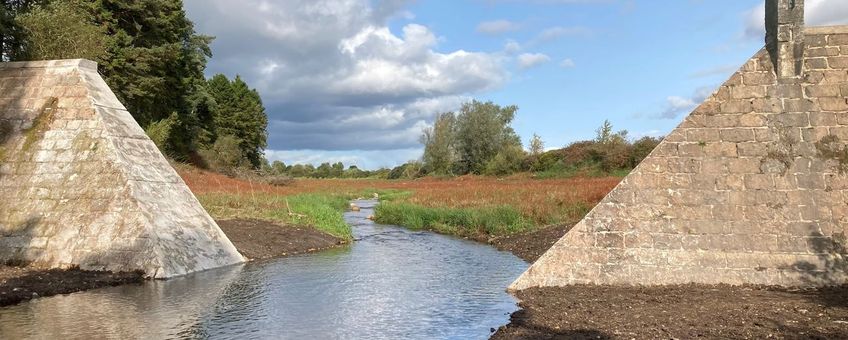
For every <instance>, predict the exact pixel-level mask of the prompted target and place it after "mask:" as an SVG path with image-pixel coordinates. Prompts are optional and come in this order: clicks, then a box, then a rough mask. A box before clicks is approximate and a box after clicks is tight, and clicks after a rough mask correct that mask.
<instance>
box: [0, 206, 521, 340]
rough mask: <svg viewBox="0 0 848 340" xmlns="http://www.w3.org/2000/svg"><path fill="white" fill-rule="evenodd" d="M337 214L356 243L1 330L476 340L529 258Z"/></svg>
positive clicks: (17, 320)
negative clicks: (351, 232) (343, 220)
mask: <svg viewBox="0 0 848 340" xmlns="http://www.w3.org/2000/svg"><path fill="white" fill-rule="evenodd" d="M355 203H356V204H357V205H358V206H360V207H361V210H360V211H358V212H348V213H346V214H345V219H346V221H347V222H348V223H349V224H351V226H352V227H353V233H354V237H355V238H356V241H355V242H353V244H351V245H348V246H345V247H341V248H336V249H332V250H328V251H323V252H319V253H312V254H305V255H299V256H293V257H287V258H280V259H274V260H267V261H260V262H252V263H248V264H245V265H239V266H232V267H228V268H223V269H218V270H213V271H207V272H203V273H197V274H193V275H189V276H186V277H181V278H176V279H173V280H168V281H151V282H145V283H143V284H137V285H126V286H120V287H113V288H104V289H96V290H91V291H86V292H80V293H74V294H69V295H61V296H53V297H47V298H41V299H37V300H33V301H31V302H27V303H23V304H20V305H16V306H11V307H6V308H2V309H0V335H2V338H63V339H76V338H116V339H118V338H119V339H125V338H213V339H235V338H239V339H243V338H275V339H278V338H288V339H302V338H314V339H350V338H369V339H398V338H404V339H434V338H442V339H452V338H456V339H485V338H488V336H489V335H490V334H491V333H490V330H491V329H496V328H498V327H499V326H501V325H504V324H506V323H507V322H508V321H509V315H510V313H512V312H514V311H516V310H517V309H518V308H517V306H516V301H515V300H514V298H513V297H511V296H510V295H509V294H507V293H506V292H505V290H504V289H505V287H507V286H508V285H509V283H510V282H512V280H514V279H515V278H516V277H518V276H519V275H520V274H521V273H522V272H523V271H524V270H525V269H526V268H527V263H526V262H524V261H522V260H521V259H519V258H517V257H515V256H514V255H512V254H511V253H508V252H503V251H498V250H496V249H494V248H492V247H490V246H487V245H483V244H480V243H476V242H471V241H466V240H462V239H457V238H453V237H449V236H443V235H437V234H433V233H429V232H415V231H410V230H407V229H404V228H400V227H396V226H385V225H378V224H375V223H373V222H372V221H370V220H368V219H367V217H368V216H369V215H371V214H373V207H374V205H375V204H377V202H376V201H371V200H367V201H356V202H355Z"/></svg>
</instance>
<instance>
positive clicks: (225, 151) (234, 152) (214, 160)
mask: <svg viewBox="0 0 848 340" xmlns="http://www.w3.org/2000/svg"><path fill="white" fill-rule="evenodd" d="M239 144H240V141H239V140H238V138H236V137H235V136H230V135H223V136H221V137H218V140H216V141H215V144H213V145H212V148H211V149H209V150H202V151H201V153H202V155H203V159H205V160H206V161H207V162H208V163H209V164H208V165H209V167H210V168H212V169H213V170H215V171H217V172H221V173H224V174H228V175H233V174H235V172H234V171H235V169H236V168H239V167H242V166H244V165H245V164H247V163H248V162H247V160H246V159H245V158H244V156H243V155H242V154H241V149H239Z"/></svg>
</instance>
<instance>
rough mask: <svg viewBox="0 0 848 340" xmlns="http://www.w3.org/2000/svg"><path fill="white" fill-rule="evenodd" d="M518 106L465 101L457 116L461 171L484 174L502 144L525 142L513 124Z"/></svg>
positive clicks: (514, 144)
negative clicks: (513, 127) (516, 132)
mask: <svg viewBox="0 0 848 340" xmlns="http://www.w3.org/2000/svg"><path fill="white" fill-rule="evenodd" d="M516 111H518V107H517V106H506V107H501V106H499V105H496V104H494V103H492V102H485V103H484V102H479V101H476V100H474V101H471V102H470V103H465V104H463V105H462V108H461V109H460V112H459V114H458V115H457V118H456V149H457V153H458V157H459V162H458V164H457V165H458V167H459V170H460V173H463V174H465V173H475V174H480V173H483V172H484V171H485V168H486V164H487V163H488V162H489V161H490V160H491V159H492V158H494V157H495V156H496V155H497V154H498V152H499V151H500V150H501V148H504V147H510V146H519V147H520V146H521V140H520V139H519V138H518V135H516V134H515V131H514V130H513V129H512V127H511V126H510V124H511V123H512V120H513V119H514V118H515V112H516Z"/></svg>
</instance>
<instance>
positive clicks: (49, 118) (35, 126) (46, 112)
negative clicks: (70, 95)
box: [22, 98, 59, 153]
mask: <svg viewBox="0 0 848 340" xmlns="http://www.w3.org/2000/svg"><path fill="white" fill-rule="evenodd" d="M58 102H59V99H57V98H49V99H48V100H47V102H46V103H44V106H42V107H41V111H40V112H39V113H38V116H36V117H35V119H33V120H32V126H30V127H29V128H27V129H25V130H24V131H23V134H24V147H23V150H22V152H24V153H26V152H28V151H29V150H30V149H31V148H32V146H33V145H35V143H37V142H38V141H39V140H41V138H43V137H44V132H45V131H47V128H48V127H49V126H50V123H52V122H53V118H54V117H55V114H56V109H57V104H58Z"/></svg>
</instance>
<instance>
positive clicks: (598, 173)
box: [534, 164, 630, 179]
mask: <svg viewBox="0 0 848 340" xmlns="http://www.w3.org/2000/svg"><path fill="white" fill-rule="evenodd" d="M629 173H630V170H628V169H615V170H612V171H605V170H603V169H602V168H601V166H600V165H599V164H585V165H581V166H562V165H560V166H555V167H552V168H551V169H548V170H545V171H539V172H536V173H535V174H534V177H535V178H537V179H556V178H559V179H567V178H580V177H593V178H601V177H621V178H624V177H626V176H627V175H628V174H629Z"/></svg>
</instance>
